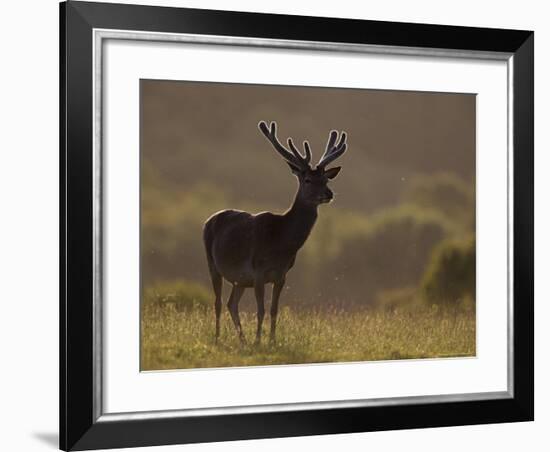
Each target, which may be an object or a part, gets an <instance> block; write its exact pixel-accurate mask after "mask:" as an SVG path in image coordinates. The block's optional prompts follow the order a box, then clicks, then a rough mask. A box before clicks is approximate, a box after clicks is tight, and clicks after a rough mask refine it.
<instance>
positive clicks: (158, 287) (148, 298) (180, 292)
mask: <svg viewBox="0 0 550 452" xmlns="http://www.w3.org/2000/svg"><path fill="white" fill-rule="evenodd" d="M213 297H214V295H213V293H212V292H211V291H210V290H209V289H207V288H206V287H204V286H203V285H202V284H198V283H196V282H193V281H185V280H180V281H171V282H162V283H157V284H155V285H153V286H150V287H147V288H146V289H145V290H144V291H143V302H144V303H146V304H154V305H157V306H161V307H163V306H166V305H170V304H171V305H173V306H174V308H175V309H176V310H177V311H180V312H188V311H196V310H203V311H205V310H207V309H209V308H210V306H211V305H213Z"/></svg>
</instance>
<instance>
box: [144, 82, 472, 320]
mask: <svg viewBox="0 0 550 452" xmlns="http://www.w3.org/2000/svg"><path fill="white" fill-rule="evenodd" d="M140 89H141V97H140V98H141V270H142V282H143V288H144V290H145V293H147V291H148V290H150V289H151V288H155V287H163V292H166V288H169V289H170V288H171V289H172V291H173V292H177V293H178V294H179V295H178V297H179V299H181V298H182V297H183V299H188V300H187V301H188V302H197V301H199V302H202V301H204V302H208V303H209V302H211V301H212V300H211V299H212V290H211V285H210V279H209V273H208V270H207V266H206V259H205V254H204V249H203V243H202V225H203V223H204V222H205V220H206V219H207V218H208V217H209V216H210V215H212V214H213V213H215V212H216V211H218V210H221V209H226V208H232V209H242V210H246V211H249V212H252V213H254V212H259V211H264V210H270V211H273V212H284V210H286V209H287V208H288V207H289V205H290V204H291V202H292V200H293V197H294V193H295V190H296V187H297V182H296V180H295V178H294V176H293V175H292V174H291V173H290V171H289V169H288V167H287V165H286V164H285V163H284V162H283V161H282V159H281V158H280V157H279V156H278V154H277V153H276V152H275V151H274V150H273V149H272V147H271V145H270V144H269V143H268V142H267V140H266V139H265V138H264V137H263V136H262V135H261V133H260V132H259V131H258V128H257V124H258V121H260V120H266V121H272V120H274V121H277V123H278V125H279V128H278V136H279V140H280V141H281V142H286V138H287V137H288V136H292V137H293V138H294V140H295V141H297V142H301V141H303V140H304V139H308V140H309V142H310V144H311V146H312V150H313V153H314V157H313V158H314V160H318V159H319V157H320V156H321V154H322V153H323V151H324V148H325V145H326V141H327V138H328V134H329V131H330V130H332V129H337V130H345V131H346V132H348V152H347V153H346V154H345V155H344V156H343V157H342V158H341V159H339V161H338V164H339V165H342V167H343V169H342V172H341V173H340V175H339V176H338V178H336V179H335V180H334V181H333V182H331V188H333V190H334V191H335V193H336V197H335V200H334V202H333V203H332V204H330V205H324V206H321V207H320V209H319V219H318V221H317V224H316V225H315V227H314V229H313V232H312V234H311V236H310V237H309V239H308V240H307V242H306V244H305V246H304V248H303V249H302V250H301V251H300V252H299V253H298V257H297V260H296V264H295V266H294V268H293V269H292V270H291V271H290V272H289V274H288V277H287V285H286V288H285V292H284V293H283V298H282V303H283V305H285V304H288V305H292V306H293V307H297V308H299V307H309V306H311V305H318V306H320V307H322V306H323V305H324V304H327V305H329V304H330V305H331V306H334V305H342V308H344V309H353V308H354V307H357V306H360V307H374V306H383V307H387V308H394V307H396V306H399V305H405V304H412V303H414V302H418V301H419V300H421V301H422V302H424V303H426V302H427V303H430V304H447V305H448V304H469V305H473V304H474V303H475V133H476V131H475V123H476V117H475V105H476V100H475V95H471V94H447V93H419V92H403V91H378V90H363V89H340V88H309V87H291V86H268V85H246V84H222V83H205V82H179V81H178V82H174V81H156V80H142V81H141V86H140ZM228 289H229V287H228V284H226V285H225V294H226V296H227V294H228ZM168 292H170V290H168ZM241 307H242V309H243V310H247V309H252V310H254V309H255V302H254V301H253V293H252V291H247V292H245V296H244V297H243V301H242V302H241Z"/></svg>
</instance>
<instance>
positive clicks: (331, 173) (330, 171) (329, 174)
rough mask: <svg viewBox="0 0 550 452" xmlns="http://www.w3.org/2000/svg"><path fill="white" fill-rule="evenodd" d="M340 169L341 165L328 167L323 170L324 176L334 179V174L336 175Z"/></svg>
mask: <svg viewBox="0 0 550 452" xmlns="http://www.w3.org/2000/svg"><path fill="white" fill-rule="evenodd" d="M341 169H342V167H341V166H335V167H334V168H329V169H328V170H326V171H325V176H327V177H328V178H329V179H334V178H335V177H336V176H338V173H339V172H340V170H341Z"/></svg>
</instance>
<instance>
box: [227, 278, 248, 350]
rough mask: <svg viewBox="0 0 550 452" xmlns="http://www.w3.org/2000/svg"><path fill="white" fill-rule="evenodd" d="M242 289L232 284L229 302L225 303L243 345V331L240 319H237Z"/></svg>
mask: <svg viewBox="0 0 550 452" xmlns="http://www.w3.org/2000/svg"><path fill="white" fill-rule="evenodd" d="M244 289H245V288H244V287H242V286H238V285H237V284H233V289H231V295H229V300H228V301H227V309H228V310H229V314H231V319H233V323H234V324H235V329H236V330H237V334H238V335H239V339H240V341H241V343H242V344H244V343H245V342H246V340H245V337H244V334H243V329H242V327H241V319H240V317H239V301H240V300H241V297H242V296H243V292H244Z"/></svg>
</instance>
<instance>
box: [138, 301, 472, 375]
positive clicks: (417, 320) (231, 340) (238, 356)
mask: <svg viewBox="0 0 550 452" xmlns="http://www.w3.org/2000/svg"><path fill="white" fill-rule="evenodd" d="M224 311H225V310H224ZM268 312H269V311H268ZM241 322H242V325H243V328H244V331H245V334H246V337H247V339H248V342H249V343H250V345H245V346H241V345H240V344H239V341H238V340H237V337H236V334H235V331H234V328H233V323H232V322H231V319H230V317H229V314H228V313H227V312H226V311H225V312H224V313H223V315H222V331H221V337H220V341H219V343H218V344H217V345H216V344H215V343H214V313H213V308H211V309H210V308H201V309H198V308H196V309H190V310H183V311H182V310H177V309H176V308H175V306H174V304H169V303H168V304H164V305H162V304H154V303H144V304H143V306H142V317H141V370H161V369H187V368H205V367H232V366H260V365H274V364H297V363H322V362H350V361H371V360H388V359H408V358H438V357H458V356H474V355H475V351H476V350H475V313H474V312H473V311H472V310H470V311H467V310H466V311H465V310H457V309H452V308H444V307H443V308H441V307H439V308H435V307H434V308H428V307H423V308H420V309H417V310H415V311H410V310H409V311H404V310H402V311H399V310H397V311H384V310H372V309H363V310H355V311H353V312H343V311H338V310H336V309H330V308H329V309H327V308H324V309H323V310H299V311H298V310H292V309H290V308H289V307H283V308H282V309H281V312H280V313H279V318H278V328H277V341H276V343H274V344H273V345H270V344H269V341H268V336H269V316H266V321H264V337H263V341H262V344H260V345H258V346H254V345H253V344H252V343H253V340H254V334H255V328H256V317H255V314H253V313H246V312H243V313H241ZM266 333H267V334H266Z"/></svg>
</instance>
